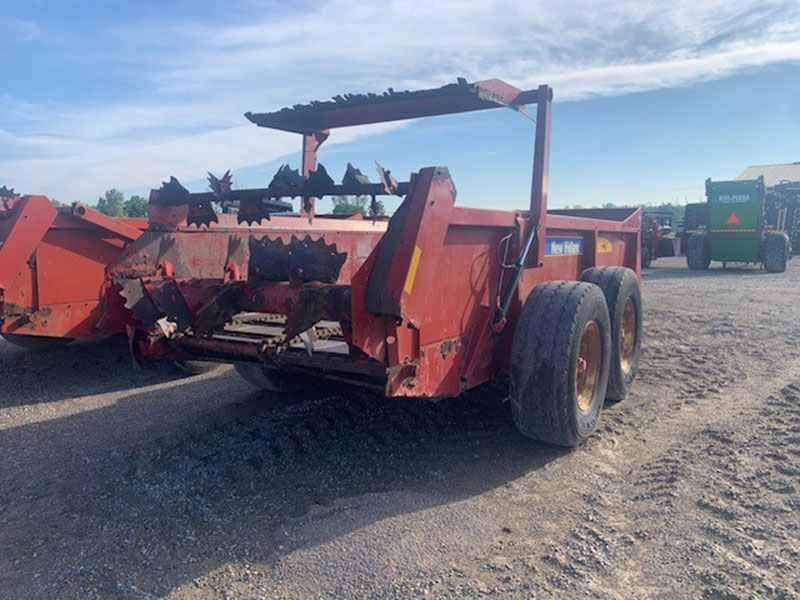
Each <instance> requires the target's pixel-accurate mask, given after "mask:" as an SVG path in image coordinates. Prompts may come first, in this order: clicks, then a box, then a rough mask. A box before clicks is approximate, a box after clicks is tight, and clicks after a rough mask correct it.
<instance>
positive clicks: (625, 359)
mask: <svg viewBox="0 0 800 600" xmlns="http://www.w3.org/2000/svg"><path fill="white" fill-rule="evenodd" d="M580 280H581V281H586V282H588V283H593V284H595V285H596V286H597V287H599V288H600V289H601V290H602V291H603V295H604V296H605V297H606V304H607V305H608V314H609V316H610V317H611V366H610V372H609V377H608V389H607V391H606V399H608V400H614V401H619V400H623V399H624V398H625V397H626V396H627V395H628V393H629V392H630V389H631V385H633V381H634V380H635V379H636V375H637V374H638V373H639V356H640V355H641V352H642V313H643V307H642V292H641V290H640V288H639V281H638V280H637V278H636V273H635V272H634V271H633V270H631V269H628V268H626V267H592V268H590V269H586V270H585V271H584V272H583V273H581V276H580ZM631 321H633V322H632V323H631Z"/></svg>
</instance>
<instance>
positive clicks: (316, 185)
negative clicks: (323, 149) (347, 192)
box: [303, 164, 333, 198]
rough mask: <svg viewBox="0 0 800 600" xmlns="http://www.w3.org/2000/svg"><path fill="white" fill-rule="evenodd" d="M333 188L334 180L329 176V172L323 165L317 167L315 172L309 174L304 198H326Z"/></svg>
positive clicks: (304, 189)
mask: <svg viewBox="0 0 800 600" xmlns="http://www.w3.org/2000/svg"><path fill="white" fill-rule="evenodd" d="M332 186H333V178H332V177H331V176H330V175H328V171H327V170H326V169H325V167H324V166H323V165H322V164H319V165H317V168H316V169H315V170H314V171H311V172H310V173H309V174H308V178H307V179H306V180H305V183H304V185H303V196H304V197H306V198H309V197H311V196H324V195H325V194H327V193H328V192H330V189H331V187H332Z"/></svg>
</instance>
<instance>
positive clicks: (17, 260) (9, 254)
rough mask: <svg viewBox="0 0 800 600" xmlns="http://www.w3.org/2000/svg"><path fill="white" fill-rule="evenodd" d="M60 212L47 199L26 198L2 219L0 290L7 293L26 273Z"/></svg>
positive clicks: (40, 197) (0, 226)
mask: <svg viewBox="0 0 800 600" xmlns="http://www.w3.org/2000/svg"><path fill="white" fill-rule="evenodd" d="M57 214H58V211H57V210H56V209H55V208H54V207H53V205H52V204H51V203H50V200H49V198H48V197H47V196H25V197H23V198H22V199H21V200H20V201H19V202H17V203H15V205H14V208H13V210H12V211H11V212H10V214H7V215H6V218H5V219H3V220H0V290H7V289H8V288H10V287H11V285H12V284H13V283H14V281H15V280H16V279H17V277H19V276H20V275H21V274H22V272H23V271H24V270H25V269H27V268H28V266H27V263H28V260H29V259H30V257H31V255H32V254H33V253H34V251H35V250H36V247H37V246H38V245H39V242H41V241H42V238H43V237H44V234H45V233H47V230H48V229H49V228H50V225H51V224H52V223H53V221H54V220H55V218H56V215H57Z"/></svg>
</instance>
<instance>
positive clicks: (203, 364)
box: [170, 360, 222, 375]
mask: <svg viewBox="0 0 800 600" xmlns="http://www.w3.org/2000/svg"><path fill="white" fill-rule="evenodd" d="M170 363H171V364H172V366H173V367H175V368H176V369H177V370H178V371H181V372H182V373H188V374H189V375H204V374H206V373H211V372H212V371H216V370H217V369H220V368H222V365H221V364H220V363H215V362H207V361H204V360H172V361H170Z"/></svg>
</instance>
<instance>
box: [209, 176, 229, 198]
mask: <svg viewBox="0 0 800 600" xmlns="http://www.w3.org/2000/svg"><path fill="white" fill-rule="evenodd" d="M232 184H233V177H232V176H231V170H230V169H228V170H227V171H225V174H224V175H223V176H222V177H216V176H215V175H214V174H213V173H210V172H209V174H208V186H209V187H210V188H211V191H212V192H214V195H215V196H216V197H217V198H218V199H220V200H223V199H224V198H226V197H227V196H228V195H229V194H230V193H231V186H232Z"/></svg>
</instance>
